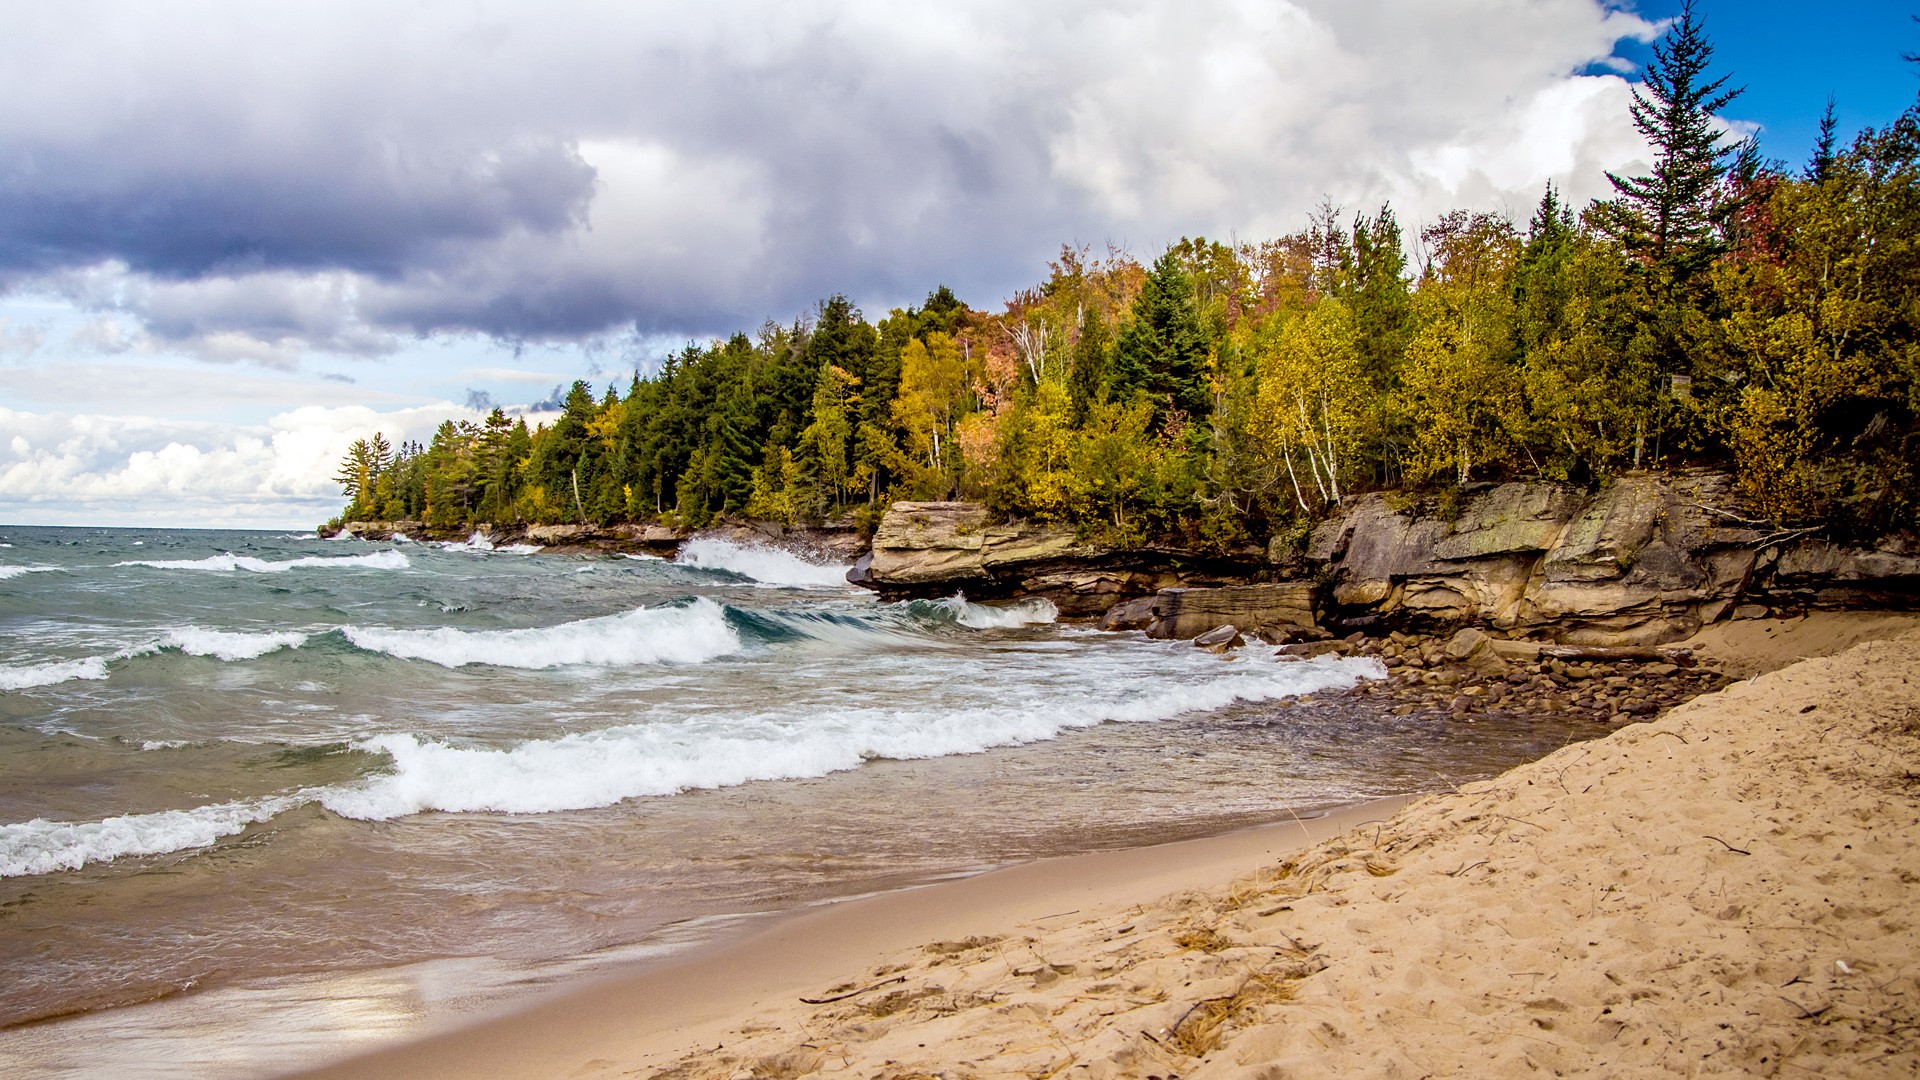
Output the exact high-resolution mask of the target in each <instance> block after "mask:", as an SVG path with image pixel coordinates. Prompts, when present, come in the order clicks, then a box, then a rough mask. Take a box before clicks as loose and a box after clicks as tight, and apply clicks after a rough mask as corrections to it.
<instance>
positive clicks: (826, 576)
mask: <svg viewBox="0 0 1920 1080" xmlns="http://www.w3.org/2000/svg"><path fill="white" fill-rule="evenodd" d="M674 561H675V562H678V563H680V564H682V565H683V566H697V567H700V568H701V569H703V570H725V571H727V572H729V573H733V574H739V575H740V576H741V577H744V578H749V579H751V580H753V581H754V582H756V583H758V584H760V585H765V586H768V587H771V588H779V589H833V588H846V587H847V570H848V567H845V566H829V565H824V564H821V563H815V562H808V561H807V560H805V559H803V558H801V557H800V556H798V555H795V554H794V553H793V552H791V551H782V550H780V549H779V548H776V547H768V546H766V545H764V544H736V543H734V542H733V541H731V540H721V539H719V538H717V537H711V536H701V537H696V538H694V539H692V540H689V541H687V542H686V543H684V544H682V545H680V552H679V554H677V555H675V556H674Z"/></svg>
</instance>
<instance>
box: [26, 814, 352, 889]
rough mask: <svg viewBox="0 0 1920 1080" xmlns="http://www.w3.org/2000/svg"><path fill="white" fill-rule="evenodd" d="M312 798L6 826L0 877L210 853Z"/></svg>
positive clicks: (40, 819) (43, 820) (39, 821)
mask: <svg viewBox="0 0 1920 1080" xmlns="http://www.w3.org/2000/svg"><path fill="white" fill-rule="evenodd" d="M313 798H314V797H313V796H312V795H310V794H306V793H301V794H294V795H281V796H275V797H272V798H267V799H253V800H248V801H243V802H227V803H218V804H216V805H212V806H197V807H194V808H193V809H191V810H162V811H159V812H158V813H152V814H123V815H121V816H119V817H110V818H107V819H105V820H104V821H81V822H73V821H48V820H46V819H45V818H35V819H34V820H32V821H27V822H22V823H20V824H17V825H0V877H22V876H24V875H28V874H46V873H52V872H53V871H56V870H78V869H79V868H80V867H82V866H85V865H86V864H88V863H95V862H111V861H112V860H114V859H118V858H122V857H125V856H129V855H164V854H166V853H167V852H170V851H182V850H185V849H187V848H196V847H208V846H210V845H212V844H213V842H214V841H216V840H218V839H220V838H221V837H223V836H232V835H234V834H235V833H238V832H241V831H242V830H244V829H245V828H246V827H247V826H249V825H252V824H254V823H255V822H260V821H266V820H267V819H268V818H271V817H273V816H274V815H276V814H279V813H282V812H284V811H287V810H291V809H293V808H294V807H296V806H301V805H303V804H305V803H309V802H312V801H313Z"/></svg>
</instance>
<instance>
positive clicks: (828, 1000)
mask: <svg viewBox="0 0 1920 1080" xmlns="http://www.w3.org/2000/svg"><path fill="white" fill-rule="evenodd" d="M906 981H907V977H906V976H905V975H895V976H894V977H893V978H891V979H881V980H880V981H879V982H877V983H868V984H867V985H865V986H863V987H861V988H860V989H858V990H849V991H847V992H846V993H844V994H830V995H828V996H826V997H817V998H804V997H803V998H801V999H800V1003H801V1004H803V1005H831V1004H833V1003H834V1002H836V1001H845V1000H847V999H848V998H850V997H859V996H860V995H861V994H864V993H866V992H867V991H869V990H878V989H880V988H881V987H883V986H892V985H893V984H894V983H903V982H906Z"/></svg>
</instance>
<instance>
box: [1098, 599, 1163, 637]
mask: <svg viewBox="0 0 1920 1080" xmlns="http://www.w3.org/2000/svg"><path fill="white" fill-rule="evenodd" d="M1153 601H1154V598H1153V597H1151V596H1136V597H1134V598H1133V599H1131V600H1122V601H1120V602H1119V603H1117V604H1115V605H1113V606H1112V607H1110V608H1108V609H1107V610H1106V613H1105V614H1103V615H1101V616H1100V629H1102V630H1145V629H1146V628H1147V626H1148V624H1150V623H1152V622H1153Z"/></svg>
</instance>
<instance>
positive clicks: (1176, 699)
mask: <svg viewBox="0 0 1920 1080" xmlns="http://www.w3.org/2000/svg"><path fill="white" fill-rule="evenodd" d="M1167 659H1168V660H1170V661H1172V663H1171V664H1170V665H1169V666H1170V667H1172V668H1175V669H1177V670H1176V671H1175V672H1174V673H1172V674H1169V675H1146V676H1140V677H1136V678H1131V679H1125V680H1117V681H1116V680H1112V679H1105V680H1093V681H1090V682H1088V683H1079V684H1076V685H1074V686H1069V687H1055V688H1052V689H1051V690H1048V689H1041V690H1039V691H1038V692H1037V693H1031V694H1028V695H1026V697H1025V699H1024V700H1016V701H1010V702H1007V703H1004V704H1001V703H995V704H983V703H979V702H975V703H970V704H958V705H952V706H946V707H940V706H937V705H936V706H927V707H906V708H880V707H867V708H831V709H827V708H820V707H817V706H816V705H807V704H802V705H798V706H793V707H788V708H786V709H784V710H779V709H773V710H766V711H761V712H757V713H751V714H747V715H734V716H719V715H704V716H702V715H685V714H683V715H679V716H673V717H670V718H666V719H661V720H658V721H654V722H650V723H642V724H631V725H626V726H622V727H616V728H609V729H606V730H602V731H595V732H581V733H575V734H570V735H565V736H562V737H560V738H556V739H541V740H533V741H529V742H523V743H520V744H518V745H516V746H512V747H509V748H505V749H491V748H486V747H471V746H454V745H450V744H447V743H443V742H437V741H432V740H423V739H420V738H417V737H415V736H412V735H400V734H389V735H380V736H375V737H373V738H370V739H366V740H364V741H362V742H360V743H359V744H357V745H358V746H359V747H360V748H361V749H365V750H370V751H376V752H379V753H384V754H386V755H388V756H389V757H390V758H391V760H392V762H393V771H392V773H390V774H387V775H382V776H376V777H372V778H370V779H368V780H366V781H363V782H361V783H359V784H357V785H354V786H350V787H339V788H332V789H327V790H325V791H323V792H322V793H321V802H322V804H323V805H324V806H326V807H327V809H329V810H332V811H333V812H334V813H337V814H340V815H342V816H345V817H352V818H363V819H372V820H386V819H390V818H396V817H403V816H405V815H408V814H415V813H420V812H423V811H428V810H441V811H449V812H476V811H495V812H502V813H545V812H549V811H557V810H579V809H587V808H590V807H597V806H610V805H612V804H614V803H617V802H620V801H622V800H625V799H631V798H637V797H642V796H651V795H670V794H673V793H676V792H680V791H686V790H690V789H698V788H717V787H730V786H733V785H737V784H743V783H747V782H749V781H753V780H778V779H799V778H804V777H815V776H824V775H827V774H829V773H834V772H840V771H844V770H847V769H853V768H857V767H858V766H859V765H860V764H861V763H863V762H865V761H868V760H871V759H875V758H894V759H912V758H931V757H942V756H946V755H951V754H970V753H978V752H980V751H983V750H987V749H990V748H993V747H998V746H1014V745H1019V744H1023V743H1030V742H1037V741H1041V740H1044V739H1051V738H1055V737H1057V736H1059V735H1060V734H1062V733H1063V732H1066V731H1068V730H1071V729H1074V728H1085V727H1092V726H1094V725H1097V724H1101V723H1107V722H1116V721H1117V722H1134V723H1137V722H1145V721H1155V720H1165V719H1169V718H1171V717H1174V716H1178V715H1180V714H1182V713H1186V712H1194V711H1201V710H1211V709H1217V708H1221V707H1223V706H1226V705H1230V704H1232V703H1234V702H1236V701H1262V700H1270V699H1274V698H1280V697H1287V696H1291V695H1296V694H1306V693H1312V692H1315V691H1318V690H1324V689H1327V688H1330V687H1346V686H1352V685H1353V684H1354V683H1356V682H1358V681H1359V680H1360V679H1362V678H1379V677H1382V676H1384V674H1385V669H1384V668H1383V667H1381V666H1380V665H1379V664H1378V663H1377V662H1375V661H1370V660H1367V661H1362V660H1336V659H1333V658H1323V659H1320V660H1314V661H1309V662H1305V663H1286V664H1279V663H1275V662H1273V661H1270V660H1249V661H1247V662H1245V663H1244V664H1236V665H1221V664H1220V663H1219V661H1218V660H1217V659H1215V658H1213V657H1211V656H1206V657H1205V660H1206V661H1207V662H1208V663H1209V664H1210V665H1211V667H1205V668H1203V667H1201V666H1199V662H1198V661H1194V662H1192V663H1187V662H1185V659H1186V658H1184V657H1177V656H1176V657H1167ZM1223 668H1224V669H1225V670H1224V671H1223V670H1222V669H1223ZM1102 683H1104V688H1103V687H1102Z"/></svg>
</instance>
